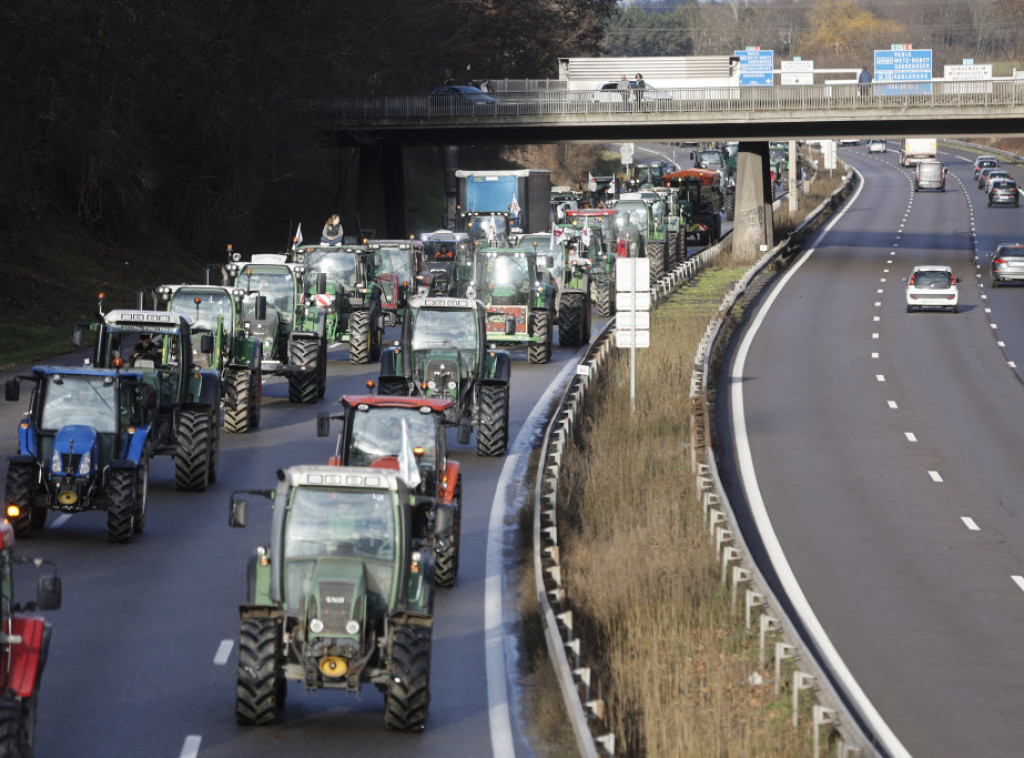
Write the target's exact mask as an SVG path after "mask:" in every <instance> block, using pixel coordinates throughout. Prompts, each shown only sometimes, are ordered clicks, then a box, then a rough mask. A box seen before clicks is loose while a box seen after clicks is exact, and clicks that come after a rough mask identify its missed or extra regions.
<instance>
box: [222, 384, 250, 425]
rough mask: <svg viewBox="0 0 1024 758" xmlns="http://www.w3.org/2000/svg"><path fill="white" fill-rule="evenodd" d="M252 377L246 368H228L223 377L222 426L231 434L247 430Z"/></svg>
mask: <svg viewBox="0 0 1024 758" xmlns="http://www.w3.org/2000/svg"><path fill="white" fill-rule="evenodd" d="M252 379H253V375H252V372H250V370H249V369H247V368H233V369H228V373H227V376H226V377H224V384H225V392H224V428H225V429H226V430H227V431H229V432H231V433H232V434H245V433H246V432H247V431H249V419H250V416H251V402H252V401H251V398H252V386H251V382H252Z"/></svg>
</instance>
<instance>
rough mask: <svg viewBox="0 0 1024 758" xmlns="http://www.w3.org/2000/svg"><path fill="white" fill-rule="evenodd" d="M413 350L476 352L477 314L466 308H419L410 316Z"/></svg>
mask: <svg viewBox="0 0 1024 758" xmlns="http://www.w3.org/2000/svg"><path fill="white" fill-rule="evenodd" d="M412 329H413V331H412V349H413V352H415V351H417V350H432V349H436V348H439V347H441V348H444V347H447V348H454V349H456V350H471V351H473V352H474V353H475V352H476V349H477V344H478V341H477V332H476V329H477V321H476V311H473V310H470V309H469V308H464V309H458V310H454V309H452V310H448V309H444V310H442V309H434V308H420V309H419V310H417V311H416V312H415V313H414V314H413V322H412Z"/></svg>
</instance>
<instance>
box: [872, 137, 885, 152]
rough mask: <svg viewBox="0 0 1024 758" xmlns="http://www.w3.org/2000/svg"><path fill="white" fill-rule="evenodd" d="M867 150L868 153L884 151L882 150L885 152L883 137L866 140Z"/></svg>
mask: <svg viewBox="0 0 1024 758" xmlns="http://www.w3.org/2000/svg"><path fill="white" fill-rule="evenodd" d="M868 152H869V153H884V152H886V144H885V140H884V139H873V140H868Z"/></svg>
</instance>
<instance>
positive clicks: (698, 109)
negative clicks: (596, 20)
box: [312, 79, 1024, 121]
mask: <svg viewBox="0 0 1024 758" xmlns="http://www.w3.org/2000/svg"><path fill="white" fill-rule="evenodd" d="M910 85H913V89H911V86H910ZM913 90H917V91H913ZM623 95H626V97H625V98H624V97H623ZM1007 107H1009V108H1015V107H1024V79H1008V80H987V81H971V82H965V81H934V82H924V83H919V82H908V83H906V84H884V83H874V84H870V85H858V84H845V83H843V84H802V85H779V86H772V87H701V88H685V89H666V90H632V89H630V90H601V91H596V90H536V89H524V90H520V91H512V90H505V91H502V92H495V93H491V94H490V95H485V96H482V97H478V98H477V99H469V98H464V97H458V96H450V95H431V94H409V95H386V96H378V97H351V98H340V99H331V100H317V101H314V102H313V103H312V108H313V110H314V112H316V113H317V114H318V115H320V116H322V117H331V118H336V119H340V120H364V119H365V120H388V119H406V118H424V117H426V118H430V117H438V118H445V117H460V118H462V117H474V118H479V119H482V120H485V121H487V120H493V121H500V120H502V118H510V117H512V118H514V117H518V116H570V115H589V114H614V113H625V112H635V111H643V112H645V113H698V114H699V113H720V112H730V111H755V112H766V113H771V112H787V111H796V112H798V113H799V112H807V111H826V112H831V113H835V115H842V114H843V112H858V111H878V110H882V111H885V112H887V113H894V114H895V113H903V112H905V111H907V110H910V109H928V110H932V111H939V110H941V109H950V108H955V109H958V110H960V109H973V110H975V111H979V110H981V109H992V108H1007ZM1003 115H1005V114H1003Z"/></svg>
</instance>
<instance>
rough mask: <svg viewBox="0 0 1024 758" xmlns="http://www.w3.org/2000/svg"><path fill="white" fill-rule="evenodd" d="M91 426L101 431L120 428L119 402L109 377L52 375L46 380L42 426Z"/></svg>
mask: <svg viewBox="0 0 1024 758" xmlns="http://www.w3.org/2000/svg"><path fill="white" fill-rule="evenodd" d="M72 424H79V425H81V426H91V427H92V428H93V429H95V430H96V432H97V433H99V434H110V433H113V432H116V431H117V424H118V404H117V396H116V393H115V390H114V380H113V378H112V377H109V376H78V375H74V374H53V375H51V376H49V377H47V379H46V387H45V390H44V395H43V412H42V414H41V415H40V421H39V427H40V428H41V429H42V430H44V431H57V430H59V429H61V428H63V427H65V426H70V425H72Z"/></svg>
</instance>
